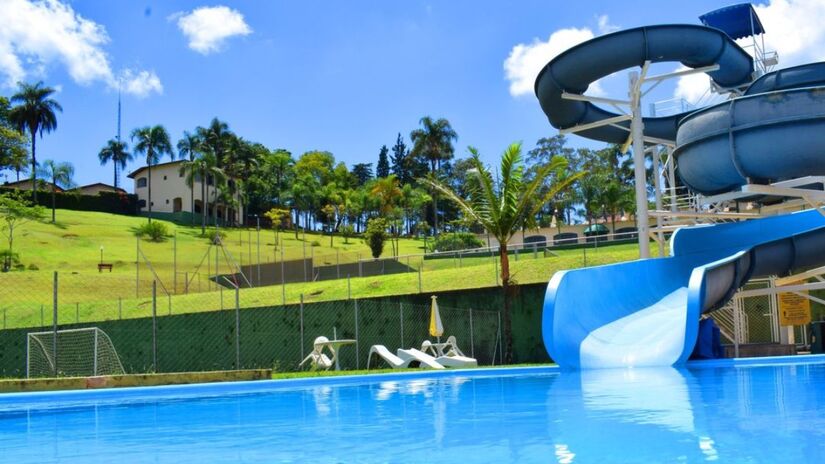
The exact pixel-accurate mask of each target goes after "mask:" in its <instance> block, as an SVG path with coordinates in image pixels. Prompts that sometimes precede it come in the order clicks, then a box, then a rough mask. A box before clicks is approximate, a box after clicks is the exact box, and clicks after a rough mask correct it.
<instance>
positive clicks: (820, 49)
mask: <svg viewBox="0 0 825 464" xmlns="http://www.w3.org/2000/svg"><path fill="white" fill-rule="evenodd" d="M754 8H755V9H756V13H757V14H758V15H759V19H760V20H761V21H762V25H763V26H764V27H765V48H766V49H768V50H773V51H776V52H777V53H778V54H779V67H782V68H787V67H790V66H796V65H799V64H804V63H810V62H814V61H822V60H825V28H823V27H822V24H825V0H771V1H770V2H769V3H766V4H764V5H755V6H754ZM757 40H760V39H759V38H757ZM751 44H752V42H751V40H750V39H741V40H740V41H739V45H742V46H744V47H748V46H750V45H751ZM760 46H761V40H760ZM746 50H748V51H752V49H751V48H746ZM709 85H710V84H709V83H708V78H707V76H705V75H704V74H699V75H692V76H685V77H682V78H679V81H678V82H677V84H676V89H675V91H674V96H675V97H677V98H684V99H685V100H687V101H688V102H689V103H691V104H696V103H697V101H698V100H699V99H700V98H701V97H702V95H704V94H705V93H706V90H707V89H708V87H709Z"/></svg>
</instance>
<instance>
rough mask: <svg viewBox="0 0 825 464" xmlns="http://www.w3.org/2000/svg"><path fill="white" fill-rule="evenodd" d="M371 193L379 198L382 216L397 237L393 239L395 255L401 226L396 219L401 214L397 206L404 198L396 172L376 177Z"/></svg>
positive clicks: (394, 236) (392, 233)
mask: <svg viewBox="0 0 825 464" xmlns="http://www.w3.org/2000/svg"><path fill="white" fill-rule="evenodd" d="M370 193H371V194H372V195H373V196H374V197H375V198H376V199H378V202H379V204H380V205H381V206H380V208H379V212H380V213H381V217H383V218H384V219H386V220H387V222H388V223H389V225H390V234H391V235H392V237H393V238H394V239H395V240H394V241H393V249H392V252H393V255H397V254H398V229H399V227H398V225H397V224H396V221H395V219H396V218H397V216H400V215H399V214H397V208H398V203H399V202H400V201H401V199H402V198H403V192H402V191H401V187H400V186H399V184H398V179H396V178H395V174H390V176H389V177H381V178H378V179H375V182H374V183H373V185H372V188H371V189H370Z"/></svg>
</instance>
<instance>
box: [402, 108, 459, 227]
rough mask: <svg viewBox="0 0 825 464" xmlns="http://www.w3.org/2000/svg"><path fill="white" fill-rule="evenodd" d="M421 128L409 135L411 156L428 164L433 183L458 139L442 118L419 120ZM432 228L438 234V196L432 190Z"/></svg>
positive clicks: (451, 153) (447, 122)
mask: <svg viewBox="0 0 825 464" xmlns="http://www.w3.org/2000/svg"><path fill="white" fill-rule="evenodd" d="M420 123H421V128H420V129H416V130H414V131H412V132H411V133H410V139H411V140H412V141H413V149H412V154H413V156H415V157H418V158H421V159H424V160H426V161H428V162H429V163H430V176H431V177H430V180H431V181H435V180H436V176H437V170H438V169H439V168H440V167H441V163H442V162H443V161H445V160H449V159H450V158H452V157H453V154H454V152H455V149H454V147H453V142H454V141H455V140H457V139H458V134H456V132H455V131H454V130H453V128H452V126H450V122H449V121H447V120H446V119H444V118H439V119H436V120H433V119H432V118H431V117H429V116H424V117H423V118H421V121H420ZM431 196H432V199H433V228H434V229H435V233H436V235H437V234H438V195H437V194H436V191H435V190H433V192H432V193H431Z"/></svg>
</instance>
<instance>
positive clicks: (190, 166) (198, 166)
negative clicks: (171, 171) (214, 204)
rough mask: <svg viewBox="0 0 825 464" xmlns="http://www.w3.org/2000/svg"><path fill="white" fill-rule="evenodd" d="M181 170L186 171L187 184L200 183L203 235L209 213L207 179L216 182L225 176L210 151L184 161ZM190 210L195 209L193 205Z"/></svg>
mask: <svg viewBox="0 0 825 464" xmlns="http://www.w3.org/2000/svg"><path fill="white" fill-rule="evenodd" d="M181 172H185V173H186V183H187V185H190V186H193V188H194V185H195V182H196V181H199V182H200V183H201V201H202V203H203V204H202V206H203V207H202V209H201V235H205V234H206V218H207V216H208V215H209V195H208V193H209V192H208V190H207V189H208V187H207V184H208V181H209V180H212V181H213V183H215V184H216V183H217V182H219V181H222V180H223V179H224V178H225V177H226V176H225V175H224V173H223V170H222V169H221V168H219V167H218V166H217V161H216V160H215V155H213V154H212V153H200V154H199V155H198V156H197V157H196V158H195V159H193V160H191V161H190V160H187V161H184V162H183V166H181ZM198 178H200V180H198ZM192 211H193V212H194V211H195V209H194V206H193V208H192Z"/></svg>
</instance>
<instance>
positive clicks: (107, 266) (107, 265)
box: [97, 263, 114, 272]
mask: <svg viewBox="0 0 825 464" xmlns="http://www.w3.org/2000/svg"><path fill="white" fill-rule="evenodd" d="M113 267H114V265H113V264H110V263H100V264H98V265H97V272H103V270H104V269H108V270H109V272H112V268H113Z"/></svg>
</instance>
